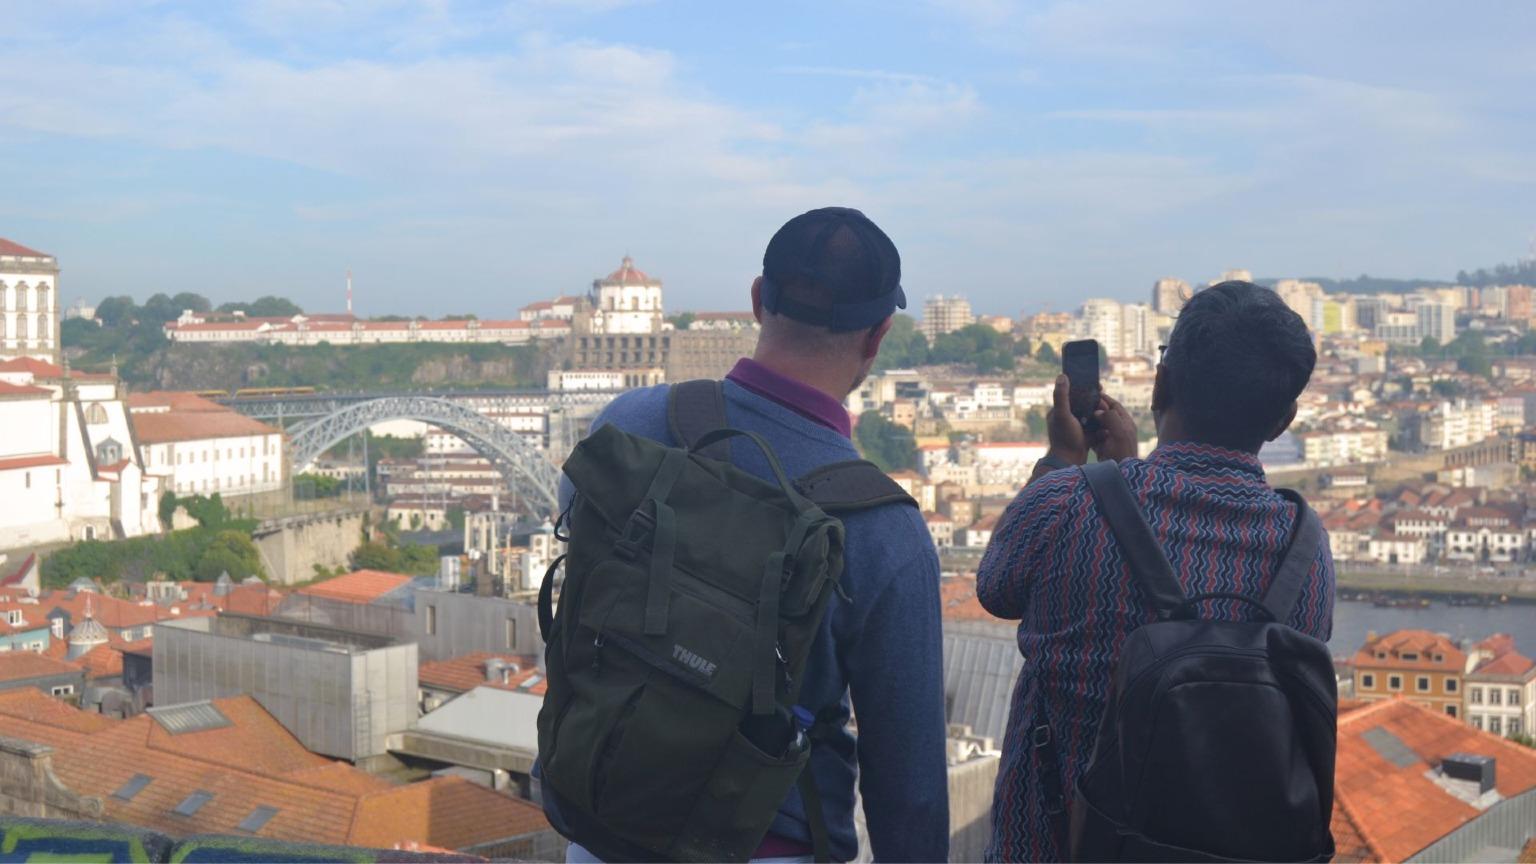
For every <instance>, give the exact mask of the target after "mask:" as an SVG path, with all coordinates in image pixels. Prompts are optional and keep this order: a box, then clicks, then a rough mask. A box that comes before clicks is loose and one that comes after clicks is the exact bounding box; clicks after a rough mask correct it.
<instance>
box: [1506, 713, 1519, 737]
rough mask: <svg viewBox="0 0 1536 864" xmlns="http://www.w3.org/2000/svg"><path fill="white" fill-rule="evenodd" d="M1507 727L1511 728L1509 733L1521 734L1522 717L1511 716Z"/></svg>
mask: <svg viewBox="0 0 1536 864" xmlns="http://www.w3.org/2000/svg"><path fill="white" fill-rule="evenodd" d="M1505 728H1506V729H1508V730H1509V734H1511V735H1519V734H1520V718H1519V717H1511V718H1509V724H1508V725H1507V726H1506V727H1505Z"/></svg>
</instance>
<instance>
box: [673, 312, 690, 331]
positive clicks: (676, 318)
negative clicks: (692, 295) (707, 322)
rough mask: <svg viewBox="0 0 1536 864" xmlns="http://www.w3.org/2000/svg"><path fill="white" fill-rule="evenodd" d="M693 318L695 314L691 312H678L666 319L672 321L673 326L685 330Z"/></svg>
mask: <svg viewBox="0 0 1536 864" xmlns="http://www.w3.org/2000/svg"><path fill="white" fill-rule="evenodd" d="M694 318H695V316H694V314H693V313H692V312H679V313H677V314H676V315H673V316H672V317H671V318H668V319H667V320H668V321H670V322H672V326H673V327H676V328H677V329H679V330H687V329H688V325H689V324H692V323H693V321H694Z"/></svg>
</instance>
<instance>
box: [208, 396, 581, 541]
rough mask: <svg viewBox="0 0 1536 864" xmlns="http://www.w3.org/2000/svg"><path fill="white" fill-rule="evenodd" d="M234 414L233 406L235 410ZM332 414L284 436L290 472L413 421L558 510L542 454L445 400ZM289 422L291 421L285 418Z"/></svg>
mask: <svg viewBox="0 0 1536 864" xmlns="http://www.w3.org/2000/svg"><path fill="white" fill-rule="evenodd" d="M235 407H236V410H239V406H235ZM327 407H328V408H330V409H332V410H330V411H329V413H326V414H324V415H323V416H321V417H319V419H316V420H314V421H312V422H310V423H306V424H304V425H303V426H300V427H298V428H296V429H294V430H292V431H291V432H290V433H289V437H288V447H289V457H290V460H291V464H292V465H293V466H294V470H299V469H301V468H303V467H304V466H306V465H309V464H311V463H313V462H314V461H315V460H317V459H319V458H320V456H321V455H322V454H324V453H325V452H326V451H327V450H329V449H331V448H332V447H334V446H336V445H337V444H339V443H341V442H342V441H345V440H346V439H348V438H350V437H352V436H353V435H356V434H358V433H360V432H362V431H363V430H365V429H368V428H370V427H373V426H377V425H379V424H380V423H387V422H389V421H391V420H419V421H421V422H424V423H430V424H432V425H433V426H437V427H439V428H441V429H443V430H444V431H447V432H452V433H453V434H455V435H457V436H459V437H460V438H462V439H464V441H465V443H467V444H469V446H471V447H473V448H474V449H475V451H476V452H477V453H479V454H480V455H482V456H484V457H485V458H486V459H489V460H490V461H491V464H493V465H495V466H496V468H497V469H499V470H500V471H501V473H502V476H503V477H505V478H506V481H507V484H508V485H509V486H511V487H512V488H513V489H516V490H519V491H520V492H522V494H523V496H524V497H525V498H526V499H527V500H528V501H529V502H530V503H532V504H535V505H537V506H538V507H540V508H542V509H543V510H544V511H546V512H547V513H553V512H555V511H556V510H557V509H559V488H560V472H559V470H558V469H557V468H555V466H554V463H552V462H550V461H549V459H547V458H546V457H545V456H544V454H543V453H540V452H539V451H538V450H537V449H535V448H534V447H533V445H531V444H529V443H528V442H527V441H525V440H524V439H523V437H522V436H521V435H519V434H517V433H516V432H513V431H512V430H511V429H508V428H507V427H505V426H503V425H502V424H500V423H497V422H496V421H495V420H492V419H490V418H488V417H486V416H484V415H483V414H481V413H480V412H478V411H476V410H474V409H473V408H470V407H468V406H466V405H462V404H460V403H458V402H455V401H452V400H450V399H446V398H443V397H441V396H435V395H423V394H406V393H399V394H390V395H386V396H378V397H372V398H362V399H358V400H357V401H346V402H340V403H332V404H331V405H328V406H327ZM290 416H291V415H290Z"/></svg>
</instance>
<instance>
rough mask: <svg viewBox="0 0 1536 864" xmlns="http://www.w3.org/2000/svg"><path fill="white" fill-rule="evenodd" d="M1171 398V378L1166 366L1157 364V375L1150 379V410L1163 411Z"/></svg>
mask: <svg viewBox="0 0 1536 864" xmlns="http://www.w3.org/2000/svg"><path fill="white" fill-rule="evenodd" d="M1172 398H1173V379H1172V378H1171V377H1170V376H1169V374H1168V367H1167V366H1164V365H1163V364H1161V363H1159V364H1157V377H1155V378H1153V379H1152V410H1153V411H1157V412H1163V411H1167V410H1168V403H1169V402H1170V401H1172Z"/></svg>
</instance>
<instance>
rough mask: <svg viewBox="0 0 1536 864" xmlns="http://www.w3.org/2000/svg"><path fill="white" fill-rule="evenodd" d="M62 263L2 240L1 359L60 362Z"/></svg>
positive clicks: (0, 288)
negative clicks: (31, 358) (60, 271)
mask: <svg viewBox="0 0 1536 864" xmlns="http://www.w3.org/2000/svg"><path fill="white" fill-rule="evenodd" d="M58 282H59V262H58V261H56V260H54V257H53V256H52V255H49V254H48V253H46V252H38V251H37V250H35V249H28V248H27V247H25V246H22V245H21V244H19V243H12V242H11V241H9V240H6V239H5V238H3V237H0V358H7V357H33V358H36V359H38V360H42V361H44V362H47V363H58V362H59V359H60V358H59V285H58Z"/></svg>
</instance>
